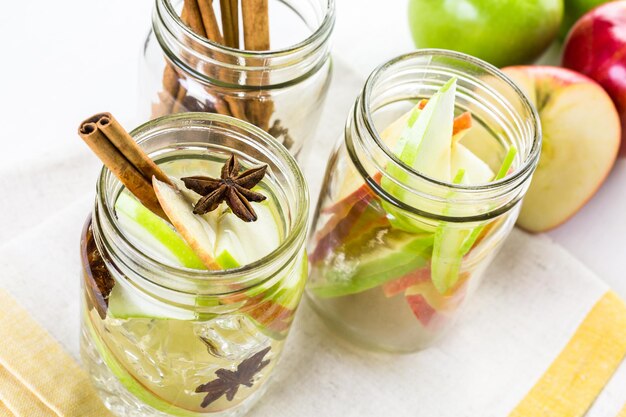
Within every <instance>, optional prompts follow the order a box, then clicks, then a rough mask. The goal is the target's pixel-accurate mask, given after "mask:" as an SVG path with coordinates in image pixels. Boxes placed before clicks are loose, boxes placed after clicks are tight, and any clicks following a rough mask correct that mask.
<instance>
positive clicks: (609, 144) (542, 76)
mask: <svg viewBox="0 0 626 417" xmlns="http://www.w3.org/2000/svg"><path fill="white" fill-rule="evenodd" d="M502 71H504V73H505V74H506V75H508V76H509V77H510V78H511V79H513V81H515V82H516V83H517V85H518V86H519V87H520V88H521V89H522V90H523V91H524V92H525V93H526V95H527V97H528V99H529V100H530V101H531V103H533V104H534V105H535V106H536V107H537V112H538V113H539V118H540V119H541V130H542V132H543V141H542V144H541V157H540V159H539V165H538V166H537V169H536V171H535V174H534V175H533V179H532V182H531V184H530V188H529V189H528V192H527V193H526V197H524V201H523V203H522V210H521V213H520V216H519V218H518V220H517V224H518V226H520V227H522V228H523V229H525V230H527V231H529V232H544V231H546V230H550V229H552V228H554V227H556V226H558V225H560V224H561V223H563V222H565V221H567V219H569V218H570V217H571V216H573V215H574V214H575V213H576V212H577V211H578V210H580V208H581V207H582V206H584V205H585V203H587V201H588V200H589V199H590V198H591V197H592V196H593V195H594V194H595V192H596V191H597V190H598V188H600V186H601V185H602V183H603V182H604V180H605V179H606V177H607V175H608V174H609V172H610V171H611V168H612V167H613V164H614V162H615V158H616V156H617V150H618V147H619V142H620V123H619V118H618V115H617V111H616V110H615V106H614V105H613V102H612V101H611V98H610V97H609V95H608V94H607V93H606V91H604V89H603V88H602V87H601V86H600V85H598V83H596V82H595V81H593V80H592V79H590V78H588V77H585V76H584V75H581V74H578V73H576V72H574V71H570V70H568V69H565V68H559V67H545V66H520V67H508V68H504V69H503V70H502Z"/></svg>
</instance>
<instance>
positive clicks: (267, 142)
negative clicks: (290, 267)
mask: <svg viewBox="0 0 626 417" xmlns="http://www.w3.org/2000/svg"><path fill="white" fill-rule="evenodd" d="M171 122H174V123H178V124H179V126H178V128H188V127H190V126H193V125H194V122H195V123H198V122H208V123H209V124H208V126H209V127H211V126H213V123H221V124H224V125H226V126H233V127H236V128H238V129H240V130H242V131H243V132H245V133H246V134H248V135H249V137H254V139H255V140H260V141H261V145H262V146H264V148H265V149H268V150H269V151H270V154H271V155H274V156H277V157H278V158H279V159H280V161H281V162H283V165H284V167H285V168H286V169H288V170H289V171H290V173H291V175H293V179H294V184H291V187H292V188H293V192H294V194H296V195H297V196H298V197H297V201H296V202H295V203H294V207H295V210H294V211H295V213H294V214H293V216H290V217H292V218H293V219H294V222H293V225H292V226H291V227H289V229H288V230H287V234H286V236H285V239H283V241H282V242H280V245H279V246H278V247H277V248H275V249H274V250H273V251H272V252H270V253H269V254H267V255H266V256H264V257H263V258H261V259H258V260H256V261H254V262H252V263H249V264H246V265H242V266H240V267H237V268H232V269H225V270H200V269H192V268H187V267H178V266H173V265H171V264H168V263H165V262H162V261H160V260H158V259H156V258H154V257H152V256H150V255H149V254H147V253H145V252H144V251H142V250H140V249H139V248H138V247H136V246H135V245H134V244H133V243H132V241H131V240H130V239H129V238H128V237H127V235H126V234H125V233H124V232H123V230H122V227H121V224H120V222H119V220H118V219H117V217H116V216H115V213H114V211H115V210H114V201H113V204H111V199H112V198H114V197H117V195H119V193H115V196H113V195H109V194H111V193H108V192H106V191H105V190H107V189H108V185H109V183H110V181H118V182H119V180H117V178H116V177H115V176H114V175H113V173H112V172H111V171H110V170H109V169H108V168H107V167H106V166H103V168H102V170H101V171H100V175H99V179H98V182H97V184H96V193H97V198H96V208H95V215H94V217H93V221H95V222H98V228H100V225H99V222H100V221H101V220H100V213H101V211H100V210H98V207H102V208H103V210H102V213H104V217H105V219H104V220H105V221H106V222H107V224H108V225H110V226H111V227H112V229H113V233H114V234H115V236H117V237H119V238H120V239H121V240H122V242H123V247H124V249H128V250H130V251H131V255H132V257H133V259H132V261H133V263H136V264H138V265H141V266H142V267H147V268H150V270H151V271H159V273H165V274H171V275H174V276H176V277H177V278H181V279H182V280H185V281H187V282H190V283H192V284H194V283H195V284H198V285H200V284H203V285H206V284H210V283H212V282H213V283H217V282H222V283H230V284H250V285H244V286H243V287H242V288H238V289H237V291H240V290H245V289H248V288H250V287H252V286H256V285H259V284H261V283H263V282H265V281H266V280H268V279H271V278H272V276H273V274H269V275H268V276H267V277H265V278H264V279H262V280H252V281H253V282H250V281H251V279H250V277H254V275H258V274H259V273H260V272H263V271H265V270H267V269H268V268H269V267H270V265H273V264H274V262H275V261H277V260H279V259H280V258H281V256H283V255H284V254H285V253H289V251H290V250H292V251H293V254H292V255H291V256H290V257H289V258H288V259H286V260H285V262H281V267H280V268H279V269H282V267H283V266H284V265H286V264H288V263H289V262H290V261H291V259H292V258H294V257H296V256H298V253H299V250H293V249H294V248H297V247H298V245H299V244H300V243H303V242H304V239H305V234H306V228H307V221H308V210H309V194H308V186H307V184H306V181H305V179H304V175H303V173H302V171H301V169H300V168H299V166H298V165H297V163H296V161H295V159H294V157H293V156H292V155H291V154H290V153H289V151H288V150H287V149H286V148H285V147H284V146H283V145H282V144H280V143H279V142H278V141H277V140H276V139H275V138H274V137H272V136H271V135H270V134H268V133H267V132H265V131H264V130H262V129H260V128H258V127H256V126H254V125H252V124H250V123H248V122H245V121H242V120H239V119H235V118H233V117H230V116H225V115H220V114H213V113H204V112H198V113H192V112H190V113H180V114H174V115H167V116H163V117H159V118H157V119H153V120H150V121H148V122H146V123H144V124H142V125H140V126H138V127H137V128H135V129H133V130H132V131H131V132H130V135H131V136H132V137H133V138H134V139H135V140H136V141H137V143H138V144H139V145H142V144H143V143H145V142H147V141H149V140H150V139H151V137H150V136H148V135H150V134H154V133H156V132H159V131H160V130H161V129H165V130H171V128H172V126H171V125H170V123H171ZM99 234H100V233H99ZM128 255H129V254H125V256H128ZM143 278H146V277H143ZM146 279H148V280H149V281H151V282H152V283H153V284H156V285H159V286H163V284H162V283H160V282H155V281H153V280H150V279H149V278H146ZM168 289H170V290H177V288H168ZM230 292H233V291H230Z"/></svg>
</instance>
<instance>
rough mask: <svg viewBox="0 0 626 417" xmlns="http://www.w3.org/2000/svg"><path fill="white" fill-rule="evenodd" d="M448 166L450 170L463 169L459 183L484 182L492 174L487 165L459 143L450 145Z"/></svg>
mask: <svg viewBox="0 0 626 417" xmlns="http://www.w3.org/2000/svg"><path fill="white" fill-rule="evenodd" d="M450 166H451V172H454V173H456V172H459V171H460V170H463V171H465V175H464V176H463V179H462V180H461V182H460V184H466V185H469V184H486V183H488V182H489V181H491V180H492V179H493V176H494V174H493V171H492V170H491V168H490V167H489V165H487V164H486V163H484V162H483V160H482V159H480V158H479V157H477V156H476V155H474V154H473V153H472V151H470V150H469V149H467V148H466V147H465V146H463V145H461V144H460V143H453V145H452V156H451V161H450Z"/></svg>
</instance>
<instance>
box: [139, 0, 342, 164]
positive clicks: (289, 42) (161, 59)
mask: <svg viewBox="0 0 626 417" xmlns="http://www.w3.org/2000/svg"><path fill="white" fill-rule="evenodd" d="M218 3H219V2H218ZM216 4H217V3H216ZM181 9H182V0H157V1H156V5H155V10H154V14H153V19H152V30H151V31H150V33H149V35H148V39H147V41H146V43H145V47H144V59H143V65H142V70H141V80H140V82H141V91H140V96H141V97H142V98H143V102H142V103H141V109H140V110H141V113H142V116H145V117H146V119H147V118H154V117H158V116H162V115H165V114H171V113H179V112H184V111H206V112H217V113H221V114H226V115H230V116H234V117H236V118H239V119H242V120H246V121H249V122H251V123H253V124H255V125H257V126H259V127H260V128H262V129H263V130H265V131H268V132H270V133H271V134H272V135H273V136H274V137H276V138H277V139H278V140H279V141H280V142H281V143H283V144H284V145H285V147H287V148H288V149H289V150H290V151H291V152H292V154H294V155H298V153H299V152H300V151H301V149H302V146H303V144H304V143H306V142H307V141H310V140H312V139H313V137H314V134H315V128H316V127H317V124H318V121H319V118H320V115H321V109H322V107H323V103H324V99H325V97H326V93H327V90H328V86H329V84H330V79H331V61H330V35H331V33H332V30H333V27H334V21H335V4H334V0H270V1H269V18H270V41H271V50H269V51H244V50H240V49H234V48H229V47H226V46H223V45H221V44H218V43H215V42H212V41H210V40H208V39H206V38H204V37H200V36H198V35H196V34H195V33H194V32H193V31H192V30H191V29H190V28H189V27H188V26H186V25H185V24H184V23H183V22H182V20H181V18H180V14H181ZM218 12H219V10H217V11H216V13H218ZM218 20H219V15H218ZM174 94H176V95H177V96H178V97H174Z"/></svg>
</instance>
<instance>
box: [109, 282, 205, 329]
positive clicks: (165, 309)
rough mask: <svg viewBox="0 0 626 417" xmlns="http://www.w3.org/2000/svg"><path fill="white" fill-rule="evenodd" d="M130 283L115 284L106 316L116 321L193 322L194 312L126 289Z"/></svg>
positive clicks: (135, 290) (131, 289)
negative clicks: (145, 319)
mask: <svg viewBox="0 0 626 417" xmlns="http://www.w3.org/2000/svg"><path fill="white" fill-rule="evenodd" d="M127 285H132V284H130V283H127V282H125V283H120V282H119V280H118V281H117V282H116V283H115V286H114V287H113V290H112V291H111V295H110V296H109V309H108V312H107V314H108V315H109V316H110V317H112V318H116V319H129V318H155V319H175V320H194V319H195V318H196V314H195V312H193V311H191V310H185V309H182V308H175V307H172V306H169V305H167V304H162V303H160V302H159V301H157V300H155V299H153V298H151V297H148V296H143V295H142V294H141V293H140V291H138V290H137V289H134V288H126V286H127Z"/></svg>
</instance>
